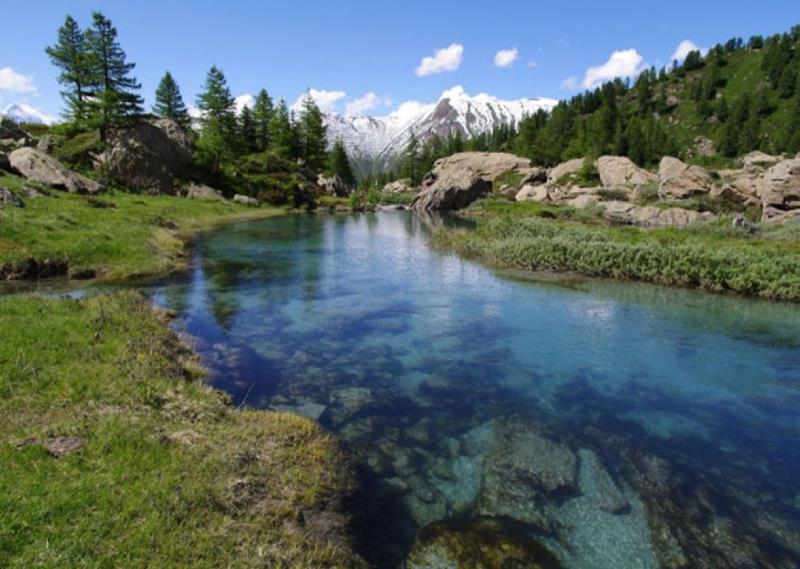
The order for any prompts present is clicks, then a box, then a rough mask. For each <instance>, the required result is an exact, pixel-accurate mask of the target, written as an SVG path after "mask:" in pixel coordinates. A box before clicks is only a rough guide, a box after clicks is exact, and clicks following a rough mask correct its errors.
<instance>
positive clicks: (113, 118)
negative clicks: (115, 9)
mask: <svg viewBox="0 0 800 569" xmlns="http://www.w3.org/2000/svg"><path fill="white" fill-rule="evenodd" d="M92 19H93V21H92V27H91V28H89V29H88V30H87V31H86V34H85V44H86V52H87V56H88V61H89V65H90V68H91V70H92V72H91V83H92V94H91V99H90V100H89V109H90V114H91V121H92V122H93V123H94V124H95V125H96V126H97V127H98V128H99V129H100V137H101V139H102V140H105V139H106V136H107V133H108V130H109V129H110V128H112V127H114V126H117V125H118V124H120V123H122V122H124V121H125V120H126V119H129V118H131V117H135V116H138V115H140V114H141V113H142V98H141V97H140V96H139V95H138V93H137V91H138V90H139V89H141V85H140V84H139V83H138V82H137V81H136V79H135V78H134V77H132V76H131V72H132V71H133V69H134V67H136V64H135V63H128V62H127V61H126V55H125V52H124V51H123V50H122V47H121V46H120V44H119V42H118V41H117V29H116V28H115V27H114V26H113V25H112V24H111V20H109V19H108V18H106V17H105V16H104V15H103V14H101V13H100V12H95V13H94V14H92Z"/></svg>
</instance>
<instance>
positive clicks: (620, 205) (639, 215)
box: [600, 201, 714, 227]
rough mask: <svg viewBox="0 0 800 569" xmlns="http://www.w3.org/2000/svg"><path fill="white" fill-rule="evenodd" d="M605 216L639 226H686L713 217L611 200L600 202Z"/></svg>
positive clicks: (623, 223) (690, 211)
mask: <svg viewBox="0 0 800 569" xmlns="http://www.w3.org/2000/svg"><path fill="white" fill-rule="evenodd" d="M600 205H601V207H603V210H604V211H603V217H605V218H606V219H607V220H608V221H610V222H611V223H618V224H620V225H637V226H639V227H686V226H687V225H690V224H692V223H696V222H699V221H708V220H710V219H713V217H714V215H713V214H712V213H710V212H703V213H700V212H697V211H692V210H689V209H683V208H680V207H671V208H666V209H665V208H660V207H655V206H643V207H642V206H637V205H634V204H632V203H628V202H622V201H610V202H605V203H602V204H600Z"/></svg>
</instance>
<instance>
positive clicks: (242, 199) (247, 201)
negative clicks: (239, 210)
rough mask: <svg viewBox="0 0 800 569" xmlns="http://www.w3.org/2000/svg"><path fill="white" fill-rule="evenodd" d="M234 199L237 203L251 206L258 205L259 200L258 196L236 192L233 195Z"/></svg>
mask: <svg viewBox="0 0 800 569" xmlns="http://www.w3.org/2000/svg"><path fill="white" fill-rule="evenodd" d="M233 201H234V202H236V203H240V204H243V205H249V206H258V205H259V204H258V200H257V199H256V198H251V197H250V196H245V195H242V194H236V195H235V196H233Z"/></svg>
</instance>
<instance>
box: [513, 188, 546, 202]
mask: <svg viewBox="0 0 800 569" xmlns="http://www.w3.org/2000/svg"><path fill="white" fill-rule="evenodd" d="M514 199H515V200H516V201H518V202H528V201H532V202H546V201H550V196H549V190H548V188H547V186H544V185H540V186H533V185H530V184H527V185H525V186H522V189H521V190H520V191H518V192H517V195H516V196H514Z"/></svg>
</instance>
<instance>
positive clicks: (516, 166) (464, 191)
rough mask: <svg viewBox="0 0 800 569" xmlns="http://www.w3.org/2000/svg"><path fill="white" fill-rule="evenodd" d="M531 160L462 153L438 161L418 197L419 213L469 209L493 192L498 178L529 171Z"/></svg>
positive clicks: (493, 154)
mask: <svg viewBox="0 0 800 569" xmlns="http://www.w3.org/2000/svg"><path fill="white" fill-rule="evenodd" d="M529 168H530V161H529V160H526V159H524V158H520V157H518V156H514V155H513V154H505V153H499V152H462V153H460V154H454V155H453V156H449V157H447V158H442V159H441V160H437V161H436V164H435V165H434V167H433V170H432V171H431V172H430V173H429V174H428V175H427V176H426V177H425V180H423V183H422V189H421V191H420V192H419V194H417V196H416V197H415V198H414V201H413V202H412V207H413V208H414V209H417V210H425V211H431V210H454V209H461V208H464V207H467V206H468V205H469V204H471V203H472V202H473V201H475V200H476V199H478V198H480V197H482V196H484V195H486V194H488V193H490V192H491V191H492V182H493V181H494V179H495V178H496V177H497V176H499V175H500V174H503V173H505V172H509V171H518V172H519V171H522V172H526V171H527V170H528V169H529ZM526 173H527V172H526Z"/></svg>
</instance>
